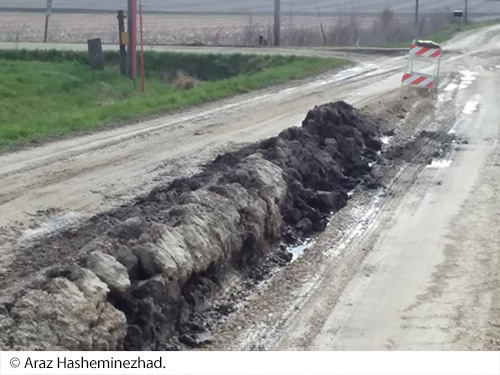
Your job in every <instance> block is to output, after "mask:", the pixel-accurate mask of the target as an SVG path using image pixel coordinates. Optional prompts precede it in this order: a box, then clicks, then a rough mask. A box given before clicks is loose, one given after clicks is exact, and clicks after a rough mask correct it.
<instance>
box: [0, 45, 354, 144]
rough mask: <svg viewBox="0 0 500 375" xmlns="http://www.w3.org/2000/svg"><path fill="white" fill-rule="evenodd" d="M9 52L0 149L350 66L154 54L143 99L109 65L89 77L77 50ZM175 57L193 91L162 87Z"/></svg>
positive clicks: (2, 63)
mask: <svg viewBox="0 0 500 375" xmlns="http://www.w3.org/2000/svg"><path fill="white" fill-rule="evenodd" d="M17 54H19V52H17ZM14 55H16V53H13V52H11V53H10V55H8V54H7V53H5V52H3V55H0V81H1V82H2V84H1V85H0V98H1V99H0V148H1V149H6V148H10V147H13V146H19V145H23V144H27V143H37V142H42V141H46V140H50V139H54V138H57V137H61V136H66V135H68V134H73V133H78V132H88V131H95V130H99V129H103V128H105V127H107V126H111V125H116V124H117V123H123V122H127V121H130V120H133V119H137V118H141V117H144V116H149V115H154V114H163V113H167V112H169V111H174V110H179V109H183V108H187V107H192V106H196V105H199V104H201V103H204V102H209V101H214V100H219V99H223V98H227V97H230V96H233V95H237V94H242V93H247V92H249V91H252V90H257V89H261V88H264V87H268V86H270V85H276V84H280V83H285V82H288V81H291V80H296V79H302V78H305V77H307V76H311V75H315V74H319V73H322V72H325V71H328V70H331V69H336V68H339V67H342V66H344V65H345V64H346V63H347V62H346V61H342V60H336V59H321V58H301V57H280V56H278V57H269V56H242V55H232V56H219V55H211V56H208V57H207V56H206V55H189V57H186V56H178V55H174V54H154V55H153V54H152V55H151V56H153V57H154V59H153V58H151V59H150V60H149V61H150V66H149V69H148V74H147V80H146V88H147V92H146V93H144V94H143V93H141V92H140V90H139V89H138V88H134V86H133V84H132V82H131V81H130V80H128V79H126V78H123V77H121V76H120V75H119V73H118V67H117V66H115V65H114V64H112V63H110V64H108V65H107V67H106V69H105V71H102V72H95V78H94V79H93V76H92V72H91V71H90V70H89V69H88V67H87V66H86V65H85V64H84V63H82V56H80V55H78V54H75V53H71V54H69V55H68V56H66V57H65V58H63V59H61V58H60V57H61V56H60V55H61V54H60V53H55V54H53V55H51V57H50V56H47V54H45V55H43V54H42V55H41V56H39V57H38V60H36V59H35V58H33V56H31V57H32V58H27V60H30V61H19V60H17V59H16V58H15V56H14ZM151 56H150V57H151ZM108 57H109V56H107V58H108ZM17 58H19V56H17ZM39 60H55V61H56V62H53V61H39ZM108 60H110V59H108ZM111 60H112V59H111ZM174 60H176V61H178V65H179V67H180V66H182V67H183V68H185V69H184V71H187V72H188V73H190V74H193V75H196V76H197V77H200V75H201V76H203V78H204V79H205V80H203V81H201V82H200V83H199V84H198V85H197V86H196V87H195V88H193V89H191V90H182V89H177V88H175V87H174V85H173V84H171V83H164V82H163V81H162V79H161V76H162V73H163V72H164V69H165V66H166V65H168V66H169V67H170V69H175V68H176V66H175V64H174V63H173V61H174ZM83 61H84V58H83ZM235 66H237V67H238V69H235V68H234V67H235ZM238 70H239V71H238ZM137 86H140V84H139V83H137Z"/></svg>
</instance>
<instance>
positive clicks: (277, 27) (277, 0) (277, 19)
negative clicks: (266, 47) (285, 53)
mask: <svg viewBox="0 0 500 375" xmlns="http://www.w3.org/2000/svg"><path fill="white" fill-rule="evenodd" d="M280 31H281V0H274V45H275V46H279V45H280Z"/></svg>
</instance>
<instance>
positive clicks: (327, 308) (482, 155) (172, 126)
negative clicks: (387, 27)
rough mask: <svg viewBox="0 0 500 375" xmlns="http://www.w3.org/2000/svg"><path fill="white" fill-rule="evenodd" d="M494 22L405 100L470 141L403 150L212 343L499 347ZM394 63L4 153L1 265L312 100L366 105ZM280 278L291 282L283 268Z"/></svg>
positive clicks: (266, 129) (396, 71) (390, 76)
mask: <svg viewBox="0 0 500 375" xmlns="http://www.w3.org/2000/svg"><path fill="white" fill-rule="evenodd" d="M499 33H500V27H495V28H491V29H486V30H481V31H477V32H475V33H470V34H467V35H465V36H462V37H461V39H455V40H454V41H452V42H451V43H449V44H448V45H447V50H448V53H447V55H446V58H445V60H444V63H443V80H442V84H441V87H440V93H439V96H438V98H437V99H436V101H435V102H432V103H433V105H432V106H431V107H430V110H429V107H428V106H427V107H425V108H426V111H427V112H428V113H426V114H425V115H424V114H422V115H420V114H419V113H413V116H414V117H416V119H417V120H419V121H416V120H415V121H413V124H415V126H416V127H420V128H422V129H427V130H433V131H438V132H442V133H444V134H446V133H448V132H451V133H453V134H457V135H458V136H459V137H462V138H464V139H467V141H468V143H467V144H463V145H460V146H459V147H456V148H454V151H453V152H452V154H451V155H450V160H444V161H443V160H441V161H436V163H434V164H433V165H431V166H430V167H428V166H426V165H425V164H418V163H416V164H411V163H410V164H408V165H407V166H406V167H405V168H403V169H402V170H401V171H400V173H399V174H397V176H395V178H394V179H393V181H392V182H391V183H390V184H388V187H387V188H386V190H385V191H383V192H381V193H380V194H379V195H376V196H365V197H363V196H360V197H357V198H356V197H355V198H354V204H351V205H350V207H351V208H350V209H349V210H345V211H343V212H342V213H341V214H339V215H337V217H335V218H334V221H333V222H332V223H333V224H335V223H337V224H338V225H330V226H329V228H328V230H327V231H326V232H325V233H324V234H322V236H321V237H320V238H319V239H318V240H317V242H316V245H315V246H314V247H313V248H311V249H310V251H309V252H308V253H306V255H304V257H303V258H301V259H300V260H299V261H297V262H295V263H293V264H292V266H291V267H289V268H287V269H286V270H285V271H284V272H283V275H281V276H280V277H278V278H276V279H275V280H272V281H271V282H270V284H269V285H268V286H267V287H266V288H265V290H263V291H262V293H261V294H260V295H259V296H258V297H256V298H255V299H254V300H253V302H250V304H249V306H248V307H247V308H245V309H242V310H241V311H240V312H239V313H238V314H236V315H235V316H234V317H233V318H232V319H233V321H232V322H231V321H230V322H228V324H227V326H226V328H224V327H222V328H221V332H220V339H219V341H217V343H216V344H217V345H219V347H223V348H233V349H239V348H262V349H269V348H275V349H321V350H330V349H339V350H343V349H483V348H489V347H497V346H496V345H498V340H499V339H500V336H499V332H498V328H496V327H498V326H499V325H498V323H500V322H499V318H498V310H497V309H498V308H499V307H500V300H499V298H498V293H499V291H500V289H499V282H500V278H499V277H498V274H497V269H498V261H499V253H498V248H499V243H498V242H499V239H498V228H499V224H500V223H499V220H500V211H499V210H500V209H499V208H498V207H500V205H499V203H500V202H499V200H500V196H499V194H498V193H497V190H496V189H497V186H498V184H499V183H500V169H499V168H498V166H499V165H500V148H499V146H498V132H499V121H498V120H499V115H498V112H497V111H496V109H497V108H496V107H497V103H498V100H499V96H498V94H497V91H496V87H497V86H498V84H499V83H500V82H499V81H500V80H499V79H498V73H499V72H500V69H499V68H500V53H499V52H500V38H499V37H498V34H499ZM403 65H404V59H403V58H401V57H392V58H380V57H375V58H373V57H367V58H364V59H363V60H360V61H359V63H358V65H356V66H355V67H352V68H349V69H346V70H344V71H341V72H336V73H331V74H327V75H324V76H322V77H317V78H314V79H311V80H309V81H307V82H298V83H294V84H290V85H288V86H286V87H281V88H276V89H271V90H265V91H261V92H258V93H254V94H250V95H244V96H240V97H237V98H234V99H231V100H227V101H225V102H223V103H215V104H210V105H206V106H204V107H202V108H196V109H194V110H190V111H187V112H183V113H178V114H175V115H169V116H166V117H161V118H157V119H151V120H149V121H143V122H141V123H138V124H136V125H130V126H126V127H122V128H118V129H114V130H110V131H107V132H103V133H98V134H94V135H89V136H87V137H80V138H76V139H72V140H65V141H60V142H56V143H52V144H49V145H46V146H42V147H38V148H33V149H29V150H25V151H20V152H17V153H13V154H7V155H3V156H1V157H0V178H1V181H2V184H1V186H0V212H1V215H0V228H1V229H2V230H1V231H0V272H2V273H3V272H7V271H6V270H8V269H9V267H10V265H11V263H12V260H13V259H14V258H15V257H16V253H17V252H18V251H20V250H21V249H23V248H24V247H26V246H28V245H29V244H30V243H31V241H32V240H33V239H35V238H39V237H41V236H45V235H47V234H49V233H51V232H53V231H56V230H60V229H61V228H65V227H67V226H69V225H74V224H75V223H77V222H78V221H79V220H82V219H84V218H87V217H89V216H91V215H93V214H95V213H97V212H100V211H103V210H105V209H109V208H111V207H115V206H117V205H119V204H121V203H124V202H126V201H128V200H130V199H131V198H133V197H135V196H137V195H140V194H142V193H144V192H146V191H149V190H150V189H151V188H152V187H153V186H155V185H157V184H158V183H159V181H161V183H166V182H168V181H169V180H170V179H171V178H173V177H175V176H178V175H179V174H189V173H192V172H193V171H195V170H196V168H197V167H198V166H199V165H200V163H202V162H204V161H206V160H208V159H209V158H211V157H213V156H215V155H216V154H217V153H219V152H220V151H221V150H228V149H231V148H233V147H236V146H237V145H238V144H239V143H241V142H248V141H255V140H258V139H261V138H264V137H268V136H271V135H274V134H276V133H278V132H279V131H280V130H282V129H284V128H286V127H289V126H292V125H297V124H299V122H300V121H301V120H302V119H303V117H304V113H306V111H307V110H308V109H309V108H311V107H313V106H314V105H316V104H318V103H324V102H328V101H332V100H345V101H347V102H350V103H352V104H355V105H357V106H363V105H371V106H372V108H376V106H377V103H378V102H379V99H380V98H382V97H383V96H384V95H389V94H390V95H393V96H394V97H397V96H398V94H397V91H396V90H397V88H398V85H399V81H400V70H401V68H402V67H403ZM420 108H421V107H418V106H415V108H414V109H420ZM356 203H358V204H356ZM319 254H321V255H319ZM316 255H317V257H316V258H314V257H315V256H316ZM318 260H319V261H320V263H318ZM0 276H1V275H0ZM287 278H289V279H290V280H292V281H294V282H295V284H293V282H291V281H290V282H280V281H281V280H284V279H287ZM298 280H300V283H299V284H297V281H298ZM293 285H295V287H291V286H293ZM297 285H298V287H296V286H297ZM252 304H253V305H254V306H258V309H254V310H252ZM248 314H250V316H251V319H247V318H248V316H249V315H248ZM263 314H265V316H264V315H263ZM252 322H258V324H257V325H256V324H252ZM231 324H234V326H233V328H234V327H235V326H236V327H237V329H231V330H229V332H230V334H229V335H226V334H225V333H224V329H228V327H229V328H231V327H232V326H231ZM235 332H240V335H239V336H238V335H237V336H236V337H235V335H234V333H235Z"/></svg>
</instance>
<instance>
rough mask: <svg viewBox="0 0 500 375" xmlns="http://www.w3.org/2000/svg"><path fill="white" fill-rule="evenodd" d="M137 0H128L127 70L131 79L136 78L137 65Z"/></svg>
mask: <svg viewBox="0 0 500 375" xmlns="http://www.w3.org/2000/svg"><path fill="white" fill-rule="evenodd" d="M136 35H137V1H136V0H128V59H127V60H128V63H127V71H128V76H129V77H130V79H135V75H136V67H137V66H136V65H137V49H136V46H137V45H136Z"/></svg>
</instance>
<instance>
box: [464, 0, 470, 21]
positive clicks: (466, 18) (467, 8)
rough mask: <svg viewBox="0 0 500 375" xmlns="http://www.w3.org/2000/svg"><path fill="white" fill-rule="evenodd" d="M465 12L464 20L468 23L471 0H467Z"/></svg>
mask: <svg viewBox="0 0 500 375" xmlns="http://www.w3.org/2000/svg"><path fill="white" fill-rule="evenodd" d="M464 10H465V12H464V13H465V14H464V22H465V23H467V21H468V18H469V0H465V9H464Z"/></svg>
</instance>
